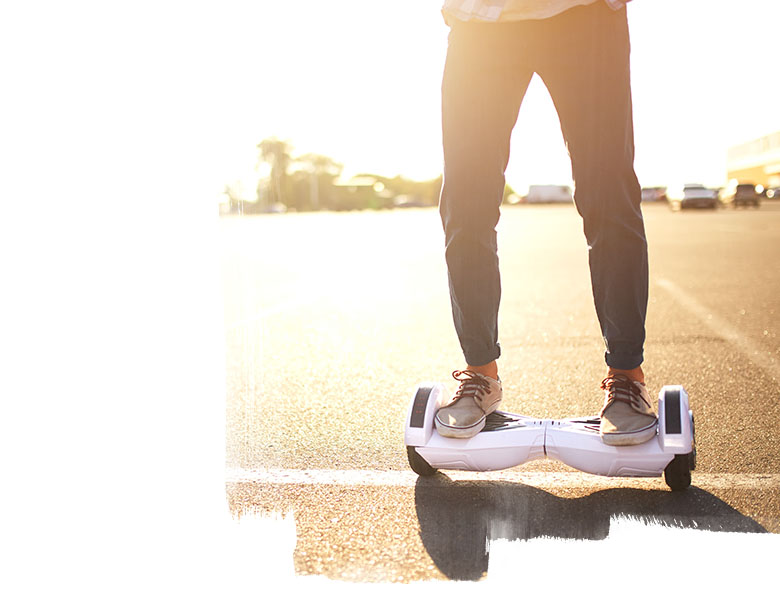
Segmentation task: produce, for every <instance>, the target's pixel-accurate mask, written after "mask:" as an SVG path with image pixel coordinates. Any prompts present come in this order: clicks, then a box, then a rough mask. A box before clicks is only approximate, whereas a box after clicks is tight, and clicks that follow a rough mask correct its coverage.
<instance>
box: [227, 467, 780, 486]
mask: <svg viewBox="0 0 780 600" xmlns="http://www.w3.org/2000/svg"><path fill="white" fill-rule="evenodd" d="M446 474H447V477H448V478H449V479H450V480H451V481H489V482H495V481H501V482H506V483H521V484H524V485H529V486H532V487H541V488H591V487H600V486H604V485H605V483H606V482H607V481H608V482H609V484H608V485H609V486H610V487H616V486H621V485H625V486H630V485H639V484H640V483H642V482H645V483H653V482H658V483H660V484H661V485H663V486H664V487H665V484H664V482H663V478H662V477H658V478H655V477H602V476H600V475H591V474H589V473H568V472H567V473H556V472H548V471H501V472H497V471H491V472H471V471H446ZM418 479H419V477H418V475H416V474H415V473H413V472H411V471H387V470H386V471H382V470H371V469H363V470H354V471H342V470H337V469H268V470H265V469H240V468H228V469H227V470H226V480H227V482H228V483H241V482H246V483H261V484H271V485H285V484H287V485H348V486H394V487H414V486H415V485H417V482H418ZM692 480H693V482H692V485H693V486H695V487H700V488H706V489H730V490H731V489H755V490H767V489H774V488H780V473H696V472H695V471H694V472H693V473H692ZM427 481H429V482H430V483H431V484H433V485H435V484H436V481H437V479H436V478H430V479H427Z"/></svg>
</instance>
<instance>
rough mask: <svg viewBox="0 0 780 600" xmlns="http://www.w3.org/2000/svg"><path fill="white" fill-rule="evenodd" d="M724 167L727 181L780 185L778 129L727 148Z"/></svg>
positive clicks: (774, 186) (779, 141)
mask: <svg viewBox="0 0 780 600" xmlns="http://www.w3.org/2000/svg"><path fill="white" fill-rule="evenodd" d="M726 169H727V171H728V179H729V181H736V182H739V183H752V184H754V185H761V186H763V187H765V188H776V187H778V186H780V131H777V132H775V133H770V134H769V135H765V136H764V137H760V138H758V139H756V140H751V141H749V142H745V143H744V144H739V145H738V146H732V147H731V148H729V150H728V158H727V162H726Z"/></svg>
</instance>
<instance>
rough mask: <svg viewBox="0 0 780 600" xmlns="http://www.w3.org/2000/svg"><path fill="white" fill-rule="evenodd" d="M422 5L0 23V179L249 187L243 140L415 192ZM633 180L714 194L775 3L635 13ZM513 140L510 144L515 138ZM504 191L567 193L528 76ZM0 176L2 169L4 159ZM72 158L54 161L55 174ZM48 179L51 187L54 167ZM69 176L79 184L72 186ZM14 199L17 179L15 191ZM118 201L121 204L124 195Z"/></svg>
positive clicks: (425, 1)
mask: <svg viewBox="0 0 780 600" xmlns="http://www.w3.org/2000/svg"><path fill="white" fill-rule="evenodd" d="M440 6H441V0H329V1H323V0H294V1H293V0H285V1H282V0H223V1H221V2H219V3H213V4H203V3H192V2H185V1H183V0H182V1H177V0H170V1H166V2H163V1H156V0H135V1H134V2H127V3H106V2H100V1H98V0H94V1H90V0H80V1H77V0H74V2H73V3H61V2H54V1H41V2H34V3H33V2H31V3H16V4H13V5H9V8H8V9H4V12H5V16H4V18H3V19H2V20H0V34H2V35H0V46H2V48H3V52H4V54H6V55H8V56H10V57H12V59H13V60H9V61H4V63H3V64H2V65H0V69H3V71H4V72H7V76H4V81H8V82H10V83H8V88H9V89H11V90H13V91H14V93H13V94H8V95H7V96H6V97H5V101H6V102H8V103H9V105H8V106H7V109H6V110H5V111H4V115H5V117H7V121H8V123H4V125H3V128H4V129H3V130H4V137H5V138H7V139H11V138H13V139H15V142H14V143H13V148H14V152H13V153H11V154H10V155H9V156H8V157H7V161H6V165H7V167H8V170H9V172H19V170H20V168H22V167H24V166H25V165H26V164H43V163H44V162H47V166H46V172H47V177H46V178H41V177H40V172H39V171H38V172H36V171H35V169H33V170H32V172H30V173H29V174H28V176H27V178H28V179H31V180H34V181H38V182H44V181H49V182H53V184H54V185H55V186H56V187H57V188H58V189H59V188H61V187H62V183H63V182H70V183H72V184H73V185H74V186H75V188H76V189H83V186H84V182H85V180H88V181H92V180H94V179H96V178H98V179H99V178H103V179H104V180H105V183H104V186H105V187H108V186H112V187H113V188H114V194H116V193H121V192H122V190H126V189H127V188H126V186H124V185H121V186H119V187H117V186H116V183H117V181H118V179H119V180H120V181H121V182H122V183H123V184H124V182H137V181H139V177H146V178H148V179H150V180H153V181H154V182H153V183H149V184H148V185H147V186H146V187H147V188H149V189H159V187H160V185H168V184H170V182H169V181H168V180H174V181H175V180H182V179H186V178H192V177H194V176H196V175H197V177H198V178H199V179H201V180H202V181H203V182H204V183H203V184H199V185H198V186H197V188H196V189H197V190H198V191H204V190H206V189H212V188H213V189H214V190H215V192H214V193H215V194H218V193H219V192H220V191H221V190H222V187H223V186H224V184H226V183H232V182H234V181H236V180H240V179H246V180H249V181H250V183H249V184H248V189H249V190H253V189H254V185H253V182H252V181H251V180H252V178H253V177H254V178H256V177H257V173H256V172H254V168H255V164H256V156H257V152H256V148H255V146H256V144H257V143H258V142H259V141H261V140H262V139H264V138H266V137H271V136H276V137H279V138H281V139H284V140H287V141H289V142H290V143H291V144H292V145H293V148H294V154H304V153H308V152H315V153H319V154H325V155H328V156H330V157H332V158H334V159H335V160H337V161H339V162H341V163H343V164H344V165H345V171H346V174H350V173H357V172H361V171H370V172H375V173H379V174H383V175H388V176H392V175H396V174H403V175H405V176H407V177H410V178H416V179H427V178H433V177H436V176H437V175H438V174H439V173H440V172H441V132H440V108H439V107H440V82H441V73H442V68H443V64H444V58H445V53H446V43H447V32H448V29H447V27H446V26H445V24H444V22H443V20H442V18H441V15H440ZM629 19H630V26H631V32H632V48H633V51H632V62H633V86H634V87H633V90H634V107H635V111H634V117H635V119H634V120H635V132H636V147H637V159H636V169H637V172H638V174H639V177H640V182H641V183H642V184H643V185H646V186H648V185H678V184H680V183H683V182H694V181H699V182H703V183H705V184H711V185H720V184H722V183H724V179H725V158H726V150H727V148H728V147H729V145H733V144H736V143H740V142H744V141H748V140H750V139H753V138H756V137H759V136H761V135H765V134H767V133H770V132H773V131H777V130H780V111H778V110H777V109H776V107H777V106H778V99H780V78H778V77H777V63H778V60H777V59H778V56H779V55H780V49H778V46H777V36H776V33H775V29H776V24H777V23H778V22H780V2H775V1H773V0H743V1H741V2H739V3H737V2H716V1H712V0H685V1H684V2H683V1H680V0H634V1H633V2H631V4H630V5H629ZM520 139H522V141H523V143H522V144H521V143H519V142H518V140H520ZM513 140H514V143H513V154H512V157H511V159H510V164H509V168H508V171H507V180H508V182H509V183H510V185H512V186H513V187H515V189H517V190H518V191H522V190H523V188H524V187H525V186H527V185H529V184H532V183H566V182H568V180H569V178H570V165H569V161H568V157H567V155H566V152H565V149H564V145H563V141H562V138H561V133H560V128H559V125H558V120H557V116H556V114H555V112H554V109H553V107H552V103H551V101H550V99H549V96H548V95H547V92H546V90H545V89H544V87H543V86H542V85H541V83H540V82H539V81H538V80H537V79H535V80H534V81H533V82H532V84H531V88H530V89H529V91H528V94H527V95H526V98H525V101H524V104H523V107H522V109H521V111H520V117H519V120H518V123H517V126H516V129H515V134H514V138H513ZM9 161H10V162H9ZM71 163H73V164H71ZM57 169H59V172H56V173H55V171H57ZM80 169H86V170H87V171H88V173H89V174H88V175H84V174H82V173H80V172H79V170H80ZM21 187H22V189H21V193H24V183H22V184H21ZM127 193H128V195H131V196H132V198H137V197H139V194H137V193H132V194H130V192H127Z"/></svg>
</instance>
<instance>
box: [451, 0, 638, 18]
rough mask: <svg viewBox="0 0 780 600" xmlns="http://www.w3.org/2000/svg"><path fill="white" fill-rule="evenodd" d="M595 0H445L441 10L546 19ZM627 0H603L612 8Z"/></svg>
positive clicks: (477, 15) (473, 15) (469, 15)
mask: <svg viewBox="0 0 780 600" xmlns="http://www.w3.org/2000/svg"><path fill="white" fill-rule="evenodd" d="M597 1H599V0H445V1H444V6H443V8H442V13H443V14H444V17H445V19H446V18H447V17H448V16H452V17H454V18H456V19H458V20H460V21H501V20H519V19H546V18H547V17H552V16H553V15H557V14H558V13H562V12H563V11H565V10H568V9H569V8H572V7H573V6H579V5H581V4H592V3H593V2H597ZM630 1H631V0H604V2H606V3H607V4H608V5H609V6H610V8H612V9H613V10H619V9H621V8H623V7H624V6H625V5H626V3H627V2H630ZM504 11H507V12H506V13H505V12H504ZM502 16H503V18H502Z"/></svg>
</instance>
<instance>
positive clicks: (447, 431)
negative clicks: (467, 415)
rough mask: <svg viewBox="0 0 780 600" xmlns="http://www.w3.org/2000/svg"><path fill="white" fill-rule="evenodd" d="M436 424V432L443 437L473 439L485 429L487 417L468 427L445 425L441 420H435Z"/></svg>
mask: <svg viewBox="0 0 780 600" xmlns="http://www.w3.org/2000/svg"><path fill="white" fill-rule="evenodd" d="M434 420H435V422H436V431H437V432H438V433H439V435H440V436H442V437H448V438H471V437H474V436H475V435H477V434H478V433H479V432H480V431H482V430H483V429H484V428H485V417H482V418H481V419H480V420H479V421H477V422H476V423H474V424H473V425H469V426H468V427H453V426H452V425H445V424H444V423H442V422H441V421H439V418H438V417H436V419H434Z"/></svg>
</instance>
